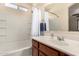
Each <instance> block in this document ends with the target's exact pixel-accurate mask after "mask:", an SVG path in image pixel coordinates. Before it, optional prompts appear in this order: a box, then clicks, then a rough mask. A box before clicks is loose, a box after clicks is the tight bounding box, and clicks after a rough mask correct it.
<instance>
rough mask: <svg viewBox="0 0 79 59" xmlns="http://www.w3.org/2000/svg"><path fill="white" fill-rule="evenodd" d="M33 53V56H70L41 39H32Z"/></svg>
mask: <svg viewBox="0 0 79 59" xmlns="http://www.w3.org/2000/svg"><path fill="white" fill-rule="evenodd" d="M32 55H33V56H68V54H65V53H63V52H61V51H59V50H56V49H54V48H51V47H49V46H47V45H45V44H43V43H41V42H39V41H36V40H34V39H33V40H32Z"/></svg>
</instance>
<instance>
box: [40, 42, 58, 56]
mask: <svg viewBox="0 0 79 59" xmlns="http://www.w3.org/2000/svg"><path fill="white" fill-rule="evenodd" d="M39 50H40V51H42V52H43V53H44V54H46V55H47V56H58V51H55V50H54V49H51V48H49V47H48V46H46V45H43V44H41V43H40V44H39Z"/></svg>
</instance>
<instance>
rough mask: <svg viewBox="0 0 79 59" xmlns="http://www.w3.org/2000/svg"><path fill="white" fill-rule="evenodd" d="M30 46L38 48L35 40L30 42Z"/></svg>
mask: <svg viewBox="0 0 79 59" xmlns="http://www.w3.org/2000/svg"><path fill="white" fill-rule="evenodd" d="M32 46H34V47H36V48H38V42H37V41H35V40H32Z"/></svg>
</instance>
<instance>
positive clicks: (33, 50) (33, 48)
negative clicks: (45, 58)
mask: <svg viewBox="0 0 79 59" xmlns="http://www.w3.org/2000/svg"><path fill="white" fill-rule="evenodd" d="M32 56H38V49H37V48H35V47H32Z"/></svg>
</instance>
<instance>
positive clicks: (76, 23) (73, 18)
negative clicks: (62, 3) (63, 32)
mask: <svg viewBox="0 0 79 59" xmlns="http://www.w3.org/2000/svg"><path fill="white" fill-rule="evenodd" d="M69 31H79V3H75V4H74V5H72V6H71V7H70V8H69Z"/></svg>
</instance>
